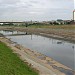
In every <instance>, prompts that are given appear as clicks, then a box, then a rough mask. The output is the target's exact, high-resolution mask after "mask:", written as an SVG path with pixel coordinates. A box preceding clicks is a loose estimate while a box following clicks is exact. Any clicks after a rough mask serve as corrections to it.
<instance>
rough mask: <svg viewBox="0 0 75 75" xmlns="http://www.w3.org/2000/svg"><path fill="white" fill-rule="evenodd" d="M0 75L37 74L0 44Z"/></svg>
mask: <svg viewBox="0 0 75 75" xmlns="http://www.w3.org/2000/svg"><path fill="white" fill-rule="evenodd" d="M0 75H38V73H37V72H35V71H34V70H33V69H32V68H30V67H29V66H28V65H27V64H25V63H24V62H23V61H21V60H20V58H19V57H18V56H17V54H14V53H13V52H12V50H11V49H10V48H9V47H7V46H6V45H5V44H4V43H2V42H0Z"/></svg>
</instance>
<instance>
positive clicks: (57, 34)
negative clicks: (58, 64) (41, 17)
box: [0, 26, 75, 43]
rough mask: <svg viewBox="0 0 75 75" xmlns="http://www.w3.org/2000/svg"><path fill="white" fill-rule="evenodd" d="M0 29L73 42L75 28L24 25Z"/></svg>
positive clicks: (1, 28) (74, 41)
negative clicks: (30, 26)
mask: <svg viewBox="0 0 75 75" xmlns="http://www.w3.org/2000/svg"><path fill="white" fill-rule="evenodd" d="M0 30H12V31H13V30H16V31H22V32H29V33H34V34H39V35H42V36H46V37H52V38H55V39H59V40H65V41H69V42H72V43H75V29H51V28H26V27H3V26H1V27H0Z"/></svg>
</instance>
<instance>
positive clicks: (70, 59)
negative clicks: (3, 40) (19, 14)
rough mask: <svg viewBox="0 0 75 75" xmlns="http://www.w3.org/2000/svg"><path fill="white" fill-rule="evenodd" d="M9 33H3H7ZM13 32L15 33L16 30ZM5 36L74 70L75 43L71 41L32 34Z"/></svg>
mask: <svg viewBox="0 0 75 75" xmlns="http://www.w3.org/2000/svg"><path fill="white" fill-rule="evenodd" d="M2 33H4V34H5V33H6V32H5V31H3V32H2ZM9 33H10V32H9ZM9 33H7V34H5V35H8V34H9ZM14 33H16V31H15V32H14ZM10 34H11V33H10ZM7 38H11V40H12V41H14V42H17V43H18V44H21V45H23V46H24V47H27V48H30V49H31V50H34V51H38V52H40V53H42V54H44V55H46V56H49V57H51V58H53V59H55V60H56V61H59V62H60V63H62V64H64V65H66V66H68V67H70V68H71V69H74V70H75V68H74V65H75V63H74V62H75V60H74V57H75V56H74V54H75V44H73V43H69V42H66V41H62V40H56V39H52V38H47V37H43V36H39V35H34V34H32V35H17V36H7Z"/></svg>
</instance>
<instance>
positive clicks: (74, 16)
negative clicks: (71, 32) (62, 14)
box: [73, 10, 75, 22]
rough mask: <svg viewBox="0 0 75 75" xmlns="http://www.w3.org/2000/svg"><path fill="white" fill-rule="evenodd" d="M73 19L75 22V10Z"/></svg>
mask: <svg viewBox="0 0 75 75" xmlns="http://www.w3.org/2000/svg"><path fill="white" fill-rule="evenodd" d="M73 20H74V22H75V10H74V11H73Z"/></svg>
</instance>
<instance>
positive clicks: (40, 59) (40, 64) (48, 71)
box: [0, 37, 74, 75]
mask: <svg viewBox="0 0 75 75" xmlns="http://www.w3.org/2000/svg"><path fill="white" fill-rule="evenodd" d="M0 41H2V42H4V43H5V44H7V46H9V47H10V48H11V49H12V50H13V51H14V53H17V54H18V55H19V57H20V58H21V59H22V60H23V61H24V62H25V63H28V64H29V65H30V66H32V67H33V68H35V69H37V70H38V71H39V73H40V75H74V71H72V70H71V69H70V68H68V67H66V66H64V65H62V64H60V63H58V62H57V61H55V60H53V59H52V58H49V57H47V56H45V55H43V54H41V53H38V52H36V51H32V50H30V49H27V48H25V47H23V46H21V45H19V44H17V43H14V42H13V41H11V40H10V39H7V38H4V37H1V38H0Z"/></svg>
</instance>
